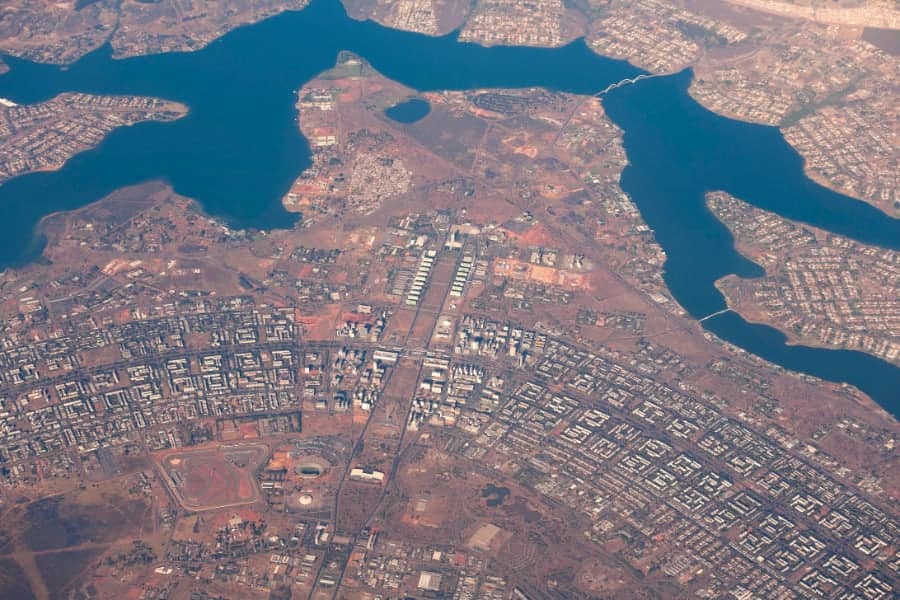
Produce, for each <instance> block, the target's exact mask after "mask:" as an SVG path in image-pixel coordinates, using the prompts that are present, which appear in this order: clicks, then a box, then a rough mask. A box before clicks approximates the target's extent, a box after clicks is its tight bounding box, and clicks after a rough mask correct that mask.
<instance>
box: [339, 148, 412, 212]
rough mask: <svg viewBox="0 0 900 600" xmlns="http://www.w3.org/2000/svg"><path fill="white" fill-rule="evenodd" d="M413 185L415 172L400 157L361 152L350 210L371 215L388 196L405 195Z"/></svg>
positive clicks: (349, 199)
mask: <svg viewBox="0 0 900 600" xmlns="http://www.w3.org/2000/svg"><path fill="white" fill-rule="evenodd" d="M411 184H412V173H411V172H410V171H409V170H408V169H407V168H406V167H405V166H404V164H403V161H402V160H401V159H399V158H391V157H389V156H377V155H375V154H370V153H367V152H363V153H359V154H357V155H356V159H355V161H354V163H353V171H352V172H351V175H350V189H349V191H348V196H347V205H348V206H349V207H350V209H351V210H354V211H357V212H360V213H363V214H369V213H371V212H372V211H374V210H376V209H377V208H378V207H379V206H381V203H382V202H384V201H385V200H387V199H389V198H395V197H397V196H400V195H403V194H405V193H406V192H407V191H408V190H409V188H410V185H411Z"/></svg>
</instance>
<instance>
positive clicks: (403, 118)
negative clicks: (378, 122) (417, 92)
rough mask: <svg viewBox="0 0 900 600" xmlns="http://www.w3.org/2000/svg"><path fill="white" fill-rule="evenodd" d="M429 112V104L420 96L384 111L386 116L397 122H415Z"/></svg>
mask: <svg viewBox="0 0 900 600" xmlns="http://www.w3.org/2000/svg"><path fill="white" fill-rule="evenodd" d="M430 112H431V105H430V104H428V101H427V100H422V99H421V98H410V99H409V100H406V101H404V102H400V103H399V104H395V105H394V106H391V107H389V108H388V109H387V110H385V111H384V114H385V115H386V116H387V118H389V119H391V120H392V121H395V122H397V123H404V124H406V123H415V122H416V121H421V120H422V119H424V118H425V117H426V116H428V113H430Z"/></svg>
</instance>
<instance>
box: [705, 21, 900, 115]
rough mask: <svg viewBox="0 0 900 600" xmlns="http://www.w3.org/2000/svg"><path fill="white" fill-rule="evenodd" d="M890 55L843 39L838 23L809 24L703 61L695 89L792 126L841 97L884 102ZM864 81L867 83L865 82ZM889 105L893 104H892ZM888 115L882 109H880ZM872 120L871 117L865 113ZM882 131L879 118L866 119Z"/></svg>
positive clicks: (735, 109)
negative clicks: (737, 54) (736, 54)
mask: <svg viewBox="0 0 900 600" xmlns="http://www.w3.org/2000/svg"><path fill="white" fill-rule="evenodd" d="M892 62H893V61H892V60H891V58H890V57H889V56H888V55H887V54H886V53H884V52H883V51H881V50H879V49H877V48H876V47H874V46H872V45H870V44H868V43H866V42H863V41H859V40H850V41H847V40H842V39H840V37H839V32H838V29H837V28H835V27H822V26H814V25H809V26H808V27H804V28H803V29H800V30H791V31H790V32H788V33H784V34H780V35H774V37H773V39H769V40H767V42H766V48H764V49H762V50H760V51H759V52H755V53H752V54H748V55H747V56H746V57H742V58H740V59H739V60H736V61H731V62H729V63H723V64H715V63H712V62H708V63H702V64H701V65H699V67H698V71H697V76H696V77H695V78H694V80H693V82H692V83H691V88H690V91H691V94H692V95H693V96H694V97H695V98H697V100H699V101H700V102H701V103H702V104H703V105H704V106H706V107H707V108H709V109H711V110H714V111H716V112H718V113H721V114H725V115H728V116H733V117H736V118H738V119H741V120H746V121H752V122H756V123H765V124H768V125H781V126H790V125H792V124H794V123H795V122H796V121H797V120H798V119H800V118H802V117H804V116H806V115H808V114H809V113H810V112H814V111H816V110H817V109H819V108H820V107H821V106H823V105H827V104H832V103H834V102H835V101H836V100H837V99H841V98H844V99H848V100H851V101H852V100H854V98H855V96H854V94H855V93H859V92H860V91H861V90H865V91H863V92H862V95H863V96H866V97H865V98H862V97H860V98H858V99H859V100H861V101H862V102H864V103H866V104H871V105H873V106H875V105H880V103H881V101H880V100H879V99H878V98H877V96H878V95H880V94H881V93H882V91H883V92H885V93H888V94H890V95H892V96H895V95H896V92H891V91H890V86H889V85H888V84H887V83H886V82H887V81H890V78H891V77H893V72H892V71H891V69H890V65H891V64H892ZM863 81H865V84H862V82H863ZM888 107H889V108H890V103H888ZM875 112H879V113H880V114H881V115H882V117H881V118H884V114H885V113H884V111H882V110H876V111H875ZM867 120H868V118H867ZM868 126H869V127H870V128H872V129H873V130H874V131H876V132H878V131H882V130H883V129H882V128H883V125H882V124H881V123H879V121H878V117H877V116H874V115H873V117H872V119H871V120H868Z"/></svg>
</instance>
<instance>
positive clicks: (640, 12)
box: [588, 0, 747, 73]
mask: <svg viewBox="0 0 900 600" xmlns="http://www.w3.org/2000/svg"><path fill="white" fill-rule="evenodd" d="M591 29H592V33H591V34H590V36H589V42H588V43H589V45H590V46H591V47H592V48H593V49H594V50H596V51H597V53H598V54H603V55H604V56H611V57H615V58H621V59H625V60H627V61H628V62H630V63H632V64H634V65H637V66H639V67H642V68H644V69H647V70H649V71H651V72H653V73H673V72H675V71H679V70H681V69H683V68H685V67H686V66H688V65H690V64H692V63H693V62H695V61H696V59H697V58H698V56H699V55H700V53H701V51H702V50H703V49H704V48H706V47H714V46H726V45H729V44H738V43H740V42H742V41H744V40H745V39H747V34H746V33H744V32H743V31H741V30H740V29H738V28H736V27H734V26H733V25H729V24H727V23H724V22H721V21H717V20H715V19H712V18H710V17H707V16H703V15H698V14H694V13H692V12H690V11H688V10H685V9H683V8H680V7H676V6H674V5H673V4H671V3H669V2H664V1H660V0H639V1H638V2H634V3H629V4H627V5H626V4H622V5H619V6H618V8H617V9H616V8H613V9H611V10H610V11H609V14H608V15H607V16H604V17H602V18H600V19H598V20H597V21H595V22H594V23H593V25H592V27H591Z"/></svg>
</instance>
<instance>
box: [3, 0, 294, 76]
mask: <svg viewBox="0 0 900 600" xmlns="http://www.w3.org/2000/svg"><path fill="white" fill-rule="evenodd" d="M307 4H309V0H287V1H281V0H279V1H275V0H260V1H258V2H253V3H245V2H241V3H238V4H217V3H213V2H194V1H192V0H165V1H154V2H126V3H123V4H108V3H104V2H92V1H88V0H85V1H80V0H79V1H77V2H70V3H67V4H59V3H56V2H49V1H31V0H11V1H10V2H6V3H4V5H3V11H4V12H3V15H4V20H3V23H2V24H0V39H2V40H3V48H2V51H3V52H8V53H10V54H13V55H16V56H20V57H23V58H27V59H29V60H33V61H35V62H44V63H53V64H63V63H71V62H74V61H75V60H77V59H79V58H81V57H82V56H84V55H85V54H87V53H89V52H91V51H93V50H96V49H97V48H99V47H100V46H102V45H103V44H104V43H107V42H109V43H110V45H111V46H112V48H113V50H114V52H115V53H116V55H118V56H137V55H142V54H159V53H163V52H184V51H189V50H198V49H200V48H202V47H204V46H206V45H207V44H209V43H210V42H212V41H213V40H215V39H217V38H219V37H221V36H222V35H224V34H225V33H226V32H228V31H230V30H232V29H234V28H235V27H238V26H240V25H245V24H249V23H254V22H257V21H260V20H262V19H265V18H267V17H271V16H273V15H276V14H278V13H281V12H283V11H286V10H300V9H302V8H304V7H305V6H306V5H307Z"/></svg>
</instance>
